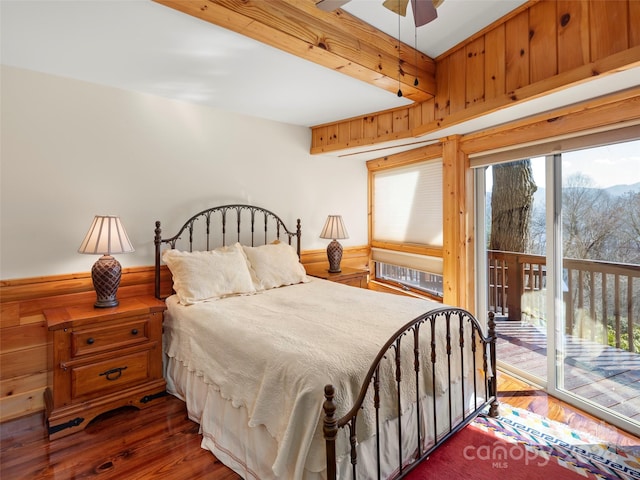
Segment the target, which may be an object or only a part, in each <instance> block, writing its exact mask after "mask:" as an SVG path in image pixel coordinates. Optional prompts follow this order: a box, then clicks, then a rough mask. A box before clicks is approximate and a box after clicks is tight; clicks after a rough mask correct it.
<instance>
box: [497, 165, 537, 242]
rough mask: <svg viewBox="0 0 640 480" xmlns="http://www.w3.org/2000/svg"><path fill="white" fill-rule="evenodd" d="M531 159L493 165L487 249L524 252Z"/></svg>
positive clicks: (528, 229)
mask: <svg viewBox="0 0 640 480" xmlns="http://www.w3.org/2000/svg"><path fill="white" fill-rule="evenodd" d="M537 189H538V187H537V186H536V184H535V181H534V180H533V172H532V170H531V160H529V159H527V160H519V161H516V162H509V163H503V164H500V165H494V166H493V192H492V194H491V238H490V240H489V250H502V251H506V252H525V251H526V247H527V245H528V244H529V236H530V232H531V214H532V211H533V194H534V193H535V192H536V190H537Z"/></svg>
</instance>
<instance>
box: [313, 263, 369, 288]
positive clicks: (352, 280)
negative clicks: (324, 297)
mask: <svg viewBox="0 0 640 480" xmlns="http://www.w3.org/2000/svg"><path fill="white" fill-rule="evenodd" d="M305 269H306V270H307V275H311V276H312V277H318V278H324V279H325V280H331V281H332V282H338V283H344V284H346V285H351V286H353V287H360V288H368V283H369V271H368V270H365V269H364V268H351V267H342V271H341V272H339V273H329V270H328V268H327V266H326V265H317V264H316V265H314V264H311V265H306V266H305Z"/></svg>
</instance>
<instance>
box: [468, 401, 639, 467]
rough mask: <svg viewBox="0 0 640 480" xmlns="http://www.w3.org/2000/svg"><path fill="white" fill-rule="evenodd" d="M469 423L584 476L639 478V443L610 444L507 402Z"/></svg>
mask: <svg viewBox="0 0 640 480" xmlns="http://www.w3.org/2000/svg"><path fill="white" fill-rule="evenodd" d="M473 424H474V425H475V426H477V427H479V428H480V429H484V430H485V431H492V432H493V433H494V435H495V436H496V437H497V438H500V439H502V440H504V441H506V442H509V443H514V444H520V445H523V446H526V449H527V451H529V452H531V453H532V454H534V453H535V454H536V455H537V456H539V457H540V458H542V459H545V460H547V461H549V462H557V463H558V464H559V465H560V466H562V467H564V468H566V469H568V470H571V471H574V472H576V473H577V474H579V475H580V476H582V477H584V478H596V479H628V478H629V479H640V444H638V445H635V446H617V445H611V444H608V443H606V442H603V441H602V440H600V439H598V438H596V437H595V436H593V435H590V434H588V433H585V432H578V431H575V430H572V429H571V428H569V427H568V426H567V425H565V424H563V423H559V422H555V421H551V420H548V419H546V418H544V417H541V416H539V415H536V414H534V413H532V412H529V411H527V410H522V409H518V408H514V407H511V406H509V405H507V404H501V405H500V416H499V417H498V418H490V417H479V418H477V419H476V420H474V422H473Z"/></svg>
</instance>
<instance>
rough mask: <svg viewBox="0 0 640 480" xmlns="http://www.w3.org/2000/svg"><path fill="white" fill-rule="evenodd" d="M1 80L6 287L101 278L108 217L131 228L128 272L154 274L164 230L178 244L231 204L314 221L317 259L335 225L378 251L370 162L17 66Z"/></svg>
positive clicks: (288, 129) (0, 241)
mask: <svg viewBox="0 0 640 480" xmlns="http://www.w3.org/2000/svg"><path fill="white" fill-rule="evenodd" d="M1 82H2V85H1V91H2V98H1V103H2V105H1V109H2V110H1V114H2V116H1V120H2V124H1V128H2V136H1V157H0V161H1V170H0V176H1V183H0V187H1V190H0V200H1V206H0V212H1V216H0V278H1V279H4V280H7V279H12V278H26V277H34V276H41V275H54V274H62V273H76V272H85V271H88V270H90V268H91V265H92V264H93V263H94V261H95V260H96V259H97V257H95V258H94V257H92V256H87V255H80V254H78V253H77V248H78V246H79V245H80V242H81V241H82V239H83V236H84V235H85V233H86V231H87V229H88V228H89V225H90V223H91V220H92V219H93V216H94V215H96V214H114V215H120V217H121V218H122V221H123V223H124V225H125V227H126V229H127V232H128V234H129V237H130V239H131V241H132V243H133V245H134V247H135V249H136V252H135V253H132V254H127V255H119V256H118V260H119V261H120V263H122V265H123V266H124V267H127V266H139V265H152V264H153V229H154V222H155V220H161V221H162V223H163V227H164V231H165V232H166V233H167V234H169V233H170V234H173V233H175V230H177V228H178V227H179V226H181V225H182V223H183V222H184V220H186V219H187V217H188V216H190V215H191V214H193V213H196V212H197V211H200V210H202V209H205V208H207V207H210V206H215V205H222V204H225V203H251V204H255V205H260V206H262V207H265V208H267V209H269V210H271V211H273V212H274V213H276V214H278V215H280V217H281V218H282V219H283V220H284V221H285V223H286V224H287V225H288V226H289V227H290V228H294V227H295V219H296V218H301V219H302V227H303V241H302V249H303V250H309V249H320V248H325V247H326V245H327V241H326V240H322V239H319V238H318V235H319V233H320V230H321V228H322V226H323V224H324V220H325V219H326V216H327V215H328V214H342V215H343V217H344V220H345V223H346V226H347V229H348V231H349V234H350V238H349V239H348V240H344V241H342V242H341V243H342V244H343V245H345V246H349V245H364V244H366V243H367V228H366V220H367V215H366V205H367V197H366V195H367V193H366V189H367V180H366V178H367V172H366V167H365V165H364V164H363V163H362V162H356V161H348V160H341V159H337V158H333V157H328V156H323V157H319V156H311V155H310V154H309V147H310V138H311V132H310V130H309V129H308V128H305V127H297V126H292V125H286V124H281V123H276V122H271V121H267V120H262V119H257V118H253V117H247V116H242V115H238V114H233V113H227V112H222V111H219V110H214V109H211V108H207V107H202V106H198V105H195V104H189V103H183V102H178V101H173V100H168V99H165V98H161V97H155V96H150V95H144V94H139V93H134V92H129V91H123V90H119V89H114V88H110V87H104V86H100V85H96V84H90V83H86V82H80V81H76V80H69V79H63V78H60V77H54V76H51V75H46V74H41V73H36V72H31V71H27V70H22V69H17V68H13V67H7V66H3V67H2V78H1Z"/></svg>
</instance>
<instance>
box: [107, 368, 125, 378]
mask: <svg viewBox="0 0 640 480" xmlns="http://www.w3.org/2000/svg"><path fill="white" fill-rule="evenodd" d="M126 369H127V367H116V368H112V369H111V370H107V371H106V372H102V373H101V374H100V376H101V377H102V376H105V377H107V380H117V379H119V378H120V377H121V376H122V371H123V370H126Z"/></svg>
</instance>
